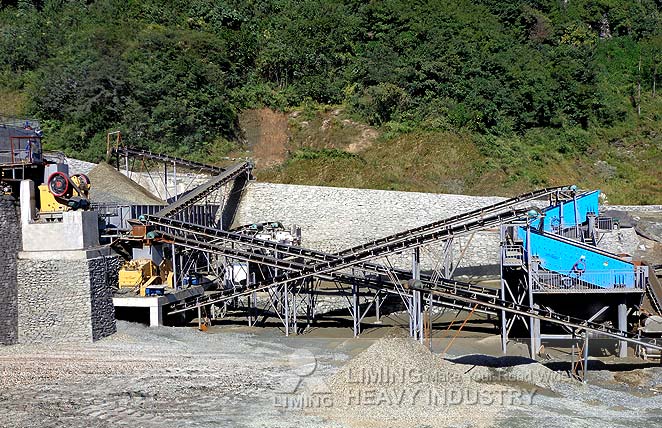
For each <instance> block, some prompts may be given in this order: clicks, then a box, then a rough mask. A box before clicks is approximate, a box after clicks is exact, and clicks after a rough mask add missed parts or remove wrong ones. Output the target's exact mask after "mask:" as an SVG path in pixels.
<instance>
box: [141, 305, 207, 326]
mask: <svg viewBox="0 0 662 428" xmlns="http://www.w3.org/2000/svg"><path fill="white" fill-rule="evenodd" d="M161 309H162V308H161V306H159V305H156V306H150V308H149V326H150V327H162V326H163V311H162V310H161ZM199 316H200V308H198V317H199ZM198 319H199V318H198ZM198 327H200V321H198Z"/></svg>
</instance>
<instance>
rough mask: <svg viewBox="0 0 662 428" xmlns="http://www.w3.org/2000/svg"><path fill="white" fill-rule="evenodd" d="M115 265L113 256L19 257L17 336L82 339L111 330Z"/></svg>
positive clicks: (39, 340)
mask: <svg viewBox="0 0 662 428" xmlns="http://www.w3.org/2000/svg"><path fill="white" fill-rule="evenodd" d="M23 254H30V253H23ZM117 265H118V261H117V256H112V257H98V258H93V259H89V260H88V259H85V258H79V259H73V260H66V259H64V258H61V259H56V260H54V259H41V258H29V256H28V257H26V256H25V255H23V256H22V257H21V258H19V260H18V275H17V279H18V284H19V286H18V309H19V315H18V337H19V342H21V343H42V342H81V341H83V342H85V341H93V340H97V339H101V338H103V337H106V336H108V335H110V334H112V333H114V332H115V311H114V308H113V305H112V298H111V294H110V292H111V290H110V283H109V281H110V280H112V278H113V275H115V276H116V275H117ZM107 278H109V279H108V280H107Z"/></svg>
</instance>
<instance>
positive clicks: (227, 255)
mask: <svg viewBox="0 0 662 428" xmlns="http://www.w3.org/2000/svg"><path fill="white" fill-rule="evenodd" d="M122 150H124V151H118V152H117V153H118V155H125V156H127V157H128V156H129V155H132V154H133V153H134V151H133V149H122ZM138 155H140V156H147V157H150V156H151V157H150V159H154V160H157V161H163V162H173V165H174V164H176V163H178V162H179V161H180V160H179V159H176V158H171V157H164V156H163V155H155V154H152V153H149V152H145V151H140V153H138ZM187 162H188V161H186V162H180V165H186V166H188V167H193V168H201V169H202V168H204V167H205V166H204V165H201V164H196V165H193V163H190V162H188V164H187ZM251 169H252V164H250V163H248V162H244V163H240V164H236V165H234V166H233V167H231V168H229V169H226V170H222V171H218V170H211V169H210V170H209V171H210V172H212V173H214V174H217V175H216V176H215V177H213V178H212V179H211V180H210V181H209V182H207V183H205V185H202V186H200V187H199V188H197V189H195V190H193V191H192V192H190V193H188V194H186V195H184V196H182V197H180V198H179V199H178V200H177V201H175V202H174V203H172V204H171V205H170V206H168V207H166V208H164V209H163V210H161V211H160V212H158V213H156V214H154V215H145V216H143V218H142V219H141V221H142V223H143V224H144V225H145V226H146V229H145V230H150V233H151V234H152V235H151V236H150V239H151V240H153V242H160V243H162V244H165V245H170V246H172V251H173V254H176V255H175V256H173V265H175V266H177V267H178V268H177V267H176V268H175V269H176V276H177V277H179V278H180V281H181V278H183V277H185V276H187V275H189V274H190V273H193V272H200V271H207V272H212V271H213V272H214V274H215V276H216V277H217V278H218V282H222V281H221V280H220V278H221V277H222V271H223V270H224V269H227V267H228V266H229V264H230V263H232V261H241V262H243V263H246V265H247V266H248V267H249V268H247V270H248V271H249V272H250V266H257V267H258V269H259V270H261V271H262V272H264V273H265V274H264V275H262V277H263V278H261V279H255V277H254V276H252V275H248V276H247V279H246V283H245V284H230V286H227V287H226V285H227V284H224V283H221V284H219V285H220V289H219V290H217V291H214V292H209V293H206V294H204V295H203V296H199V297H196V298H194V299H190V300H185V301H183V302H180V303H177V304H174V305H172V306H171V308H170V312H169V313H170V314H176V313H182V312H187V311H191V310H197V311H198V315H199V316H198V318H199V319H201V318H202V315H203V311H204V312H205V313H209V312H211V313H212V315H219V314H221V315H222V314H224V313H226V311H227V308H228V305H229V304H233V305H232V306H233V307H235V308H239V309H243V311H244V312H245V313H246V315H247V318H248V324H249V325H256V324H259V323H260V322H264V321H265V320H266V318H267V317H275V318H278V320H279V321H280V322H281V323H282V325H283V328H284V331H285V334H286V335H289V334H291V333H295V334H296V333H300V332H302V331H304V330H305V329H306V328H307V327H310V326H311V325H312V324H313V323H314V322H315V320H316V317H317V314H316V302H317V300H318V299H319V298H320V297H321V296H324V295H338V296H343V298H345V299H346V300H347V302H348V311H349V315H350V318H351V320H352V327H353V332H354V335H355V336H358V335H359V334H360V333H361V323H362V321H363V320H364V318H365V317H366V316H367V315H368V314H369V313H371V312H372V311H374V314H375V316H376V318H377V319H379V318H380V316H381V311H382V306H383V302H384V300H385V299H386V298H387V297H388V296H397V298H399V300H401V302H402V305H403V306H404V308H405V312H406V313H407V315H408V318H409V332H410V335H411V336H412V337H414V338H416V339H417V340H420V341H421V342H423V341H424V340H425V338H426V335H427V336H428V337H429V334H430V333H429V330H430V328H431V325H430V320H431V314H432V311H433V308H434V307H435V306H438V307H450V308H455V309H459V310H469V311H472V313H473V312H481V313H484V314H488V315H490V316H493V315H499V316H500V318H501V322H502V329H503V332H504V334H503V335H502V336H503V341H504V345H503V346H504V349H505V342H506V341H507V340H508V334H507V332H508V331H509V328H511V327H512V324H513V323H515V321H516V319H517V317H520V318H524V319H528V320H530V322H529V324H530V325H533V323H534V322H537V323H540V322H548V323H552V324H555V325H560V326H562V327H563V328H565V329H568V331H571V332H573V335H575V336H577V337H580V336H582V337H585V340H586V344H585V346H584V349H585V350H586V349H588V334H589V333H590V334H596V335H601V336H605V337H610V338H614V339H617V340H620V341H625V342H628V343H632V344H636V345H639V346H645V347H648V348H653V349H659V350H662V346H661V345H658V344H655V343H650V342H649V341H647V340H645V339H642V338H639V337H637V336H635V335H632V334H630V333H628V332H625V331H621V330H619V329H613V328H610V327H607V326H605V325H602V324H598V323H595V322H593V320H592V319H590V320H582V319H578V318H573V317H570V316H566V315H562V314H559V313H555V312H553V311H551V310H549V308H540V307H535V306H533V305H532V304H531V303H532V302H531V301H530V300H529V301H526V296H521V295H520V296H514V295H513V296H506V293H507V290H508V288H507V287H503V286H502V287H501V289H491V288H485V287H480V286H476V285H473V284H469V283H465V282H460V281H456V280H453V279H451V276H452V274H453V271H454V268H455V267H454V266H453V265H452V260H453V240H454V239H455V238H457V237H461V236H469V242H470V241H471V239H472V237H473V235H474V234H475V233H476V232H479V231H481V230H485V229H491V228H500V227H501V226H502V225H504V224H509V223H513V222H516V221H518V220H520V219H522V218H523V217H525V213H526V212H527V211H529V210H530V209H531V207H529V206H524V205H525V204H527V203H530V202H532V201H534V200H536V199H540V198H544V197H548V198H549V201H550V204H554V203H558V202H559V201H562V200H568V199H571V198H573V197H574V195H575V191H574V190H573V189H571V188H569V187H553V188H547V189H541V190H538V191H535V192H530V193H526V194H523V195H520V196H518V197H515V198H511V199H507V200H504V201H502V202H499V203H496V204H493V205H490V206H486V207H483V208H481V209H478V210H473V211H470V212H466V213H462V214H458V215H455V216H453V217H450V218H447V219H444V220H441V221H437V222H434V223H430V224H427V225H424V226H420V227H417V228H413V229H409V230H406V231H404V232H400V233H397V234H394V235H390V236H387V237H384V238H380V239H376V240H374V241H371V242H368V243H365V244H362V245H358V246H355V247H352V248H348V249H346V250H343V251H340V252H337V253H335V254H331V253H325V252H321V251H316V250H312V249H308V248H304V247H300V246H293V245H286V244H282V243H277V242H272V241H267V240H262V239H258V238H255V237H251V236H248V235H245V234H241V233H234V232H230V231H226V230H222V229H216V228H210V227H205V226H201V225H198V224H193V223H189V222H185V221H182V220H181V216H177V214H178V213H180V212H181V211H182V210H185V209H186V208H187V207H190V206H192V205H194V204H196V203H199V202H200V201H201V200H203V199H204V198H205V196H206V195H207V194H209V193H211V192H213V191H214V190H216V189H218V188H219V187H220V186H222V185H225V184H227V183H229V182H231V181H232V180H234V179H236V178H237V177H239V176H242V174H247V175H250V171H251ZM177 217H180V218H177ZM469 242H467V244H466V245H467V246H468V244H469ZM439 243H441V245H442V250H441V256H440V258H439V260H438V263H437V266H436V267H435V269H434V271H433V273H432V274H430V275H424V274H422V273H421V269H420V256H421V248H424V249H425V248H427V247H426V246H429V245H430V244H435V245H437V244H439ZM465 250H466V247H465V249H463V250H462V251H461V254H460V259H461V258H462V255H463V254H464V251H465ZM400 253H405V254H411V270H407V269H402V268H395V267H394V266H393V264H392V263H391V260H390V259H389V257H390V256H393V255H395V254H400ZM175 260H177V262H178V263H175ZM322 282H325V283H326V284H332V285H333V287H334V288H333V289H329V288H328V287H326V288H323V287H321V284H322ZM511 291H512V290H511ZM258 293H261V295H264V296H266V301H265V302H264V303H263V305H262V306H263V307H262V308H261V309H260V308H258ZM361 300H363V302H361ZM259 314H261V315H262V320H261V321H260V319H259V316H258V315H259ZM426 329H427V331H426Z"/></svg>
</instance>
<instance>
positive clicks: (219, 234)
mask: <svg viewBox="0 0 662 428" xmlns="http://www.w3.org/2000/svg"><path fill="white" fill-rule="evenodd" d="M146 220H147V221H149V222H150V224H152V225H154V226H157V227H158V229H159V231H161V232H162V233H164V234H165V235H164V237H165V238H166V239H168V240H172V241H173V242H175V243H176V244H179V245H184V243H185V246H187V247H188V248H191V249H200V250H202V251H211V250H214V251H213V252H217V253H219V252H222V253H223V255H226V256H229V257H233V258H236V259H238V260H244V261H248V262H255V263H261V261H263V260H267V259H265V258H264V254H263V253H262V254H260V253H259V252H257V253H256V252H255V251H260V250H270V251H275V252H278V253H279V256H280V257H278V258H276V259H274V258H269V260H267V262H264V264H266V265H269V266H273V267H279V268H284V269H287V268H288V266H287V265H286V264H287V263H289V260H290V259H292V258H294V259H295V260H294V262H295V264H294V265H295V266H299V268H300V269H299V270H301V269H303V268H305V267H308V266H310V265H311V264H316V263H320V262H323V261H333V260H338V259H339V257H338V256H335V255H333V254H329V253H325V252H322V251H316V250H311V249H308V248H304V247H298V246H294V245H288V244H281V243H277V242H273V241H268V240H264V239H259V238H255V237H252V236H248V235H244V234H240V233H234V232H228V231H224V230H219V229H213V228H209V227H205V226H200V225H196V224H192V223H187V222H184V221H181V220H177V219H172V218H163V217H158V216H146ZM219 242H222V243H225V245H219ZM228 244H229V245H233V244H234V245H233V247H234V246H236V245H243V246H246V247H250V248H252V249H254V251H243V252H242V251H240V250H238V249H237V248H233V247H230V246H229V245H228ZM300 260H302V261H300ZM353 267H356V268H358V269H360V270H363V271H367V272H372V273H377V274H383V275H387V274H388V273H389V271H393V272H395V273H396V274H397V275H398V276H399V278H401V279H410V278H411V272H410V271H407V270H404V269H397V268H395V269H390V268H387V267H386V266H383V265H380V264H373V263H367V262H365V263H359V264H357V265H355V266H353ZM291 270H296V269H291ZM421 279H422V280H423V281H425V282H429V281H432V280H431V278H430V277H429V276H428V275H424V274H422V275H421ZM469 290H471V291H475V292H482V293H489V294H490V295H491V294H494V290H492V289H485V288H483V287H480V286H477V285H470V287H469Z"/></svg>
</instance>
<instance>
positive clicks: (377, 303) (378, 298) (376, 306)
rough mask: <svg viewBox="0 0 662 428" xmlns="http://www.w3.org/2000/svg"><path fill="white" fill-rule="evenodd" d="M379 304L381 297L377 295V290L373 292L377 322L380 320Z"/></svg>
mask: <svg viewBox="0 0 662 428" xmlns="http://www.w3.org/2000/svg"><path fill="white" fill-rule="evenodd" d="M381 304H382V303H381V298H380V297H379V291H378V292H377V294H375V317H376V318H377V322H378V323H381V322H382V321H381V319H380V313H379V311H380V309H381V308H380V306H381Z"/></svg>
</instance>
